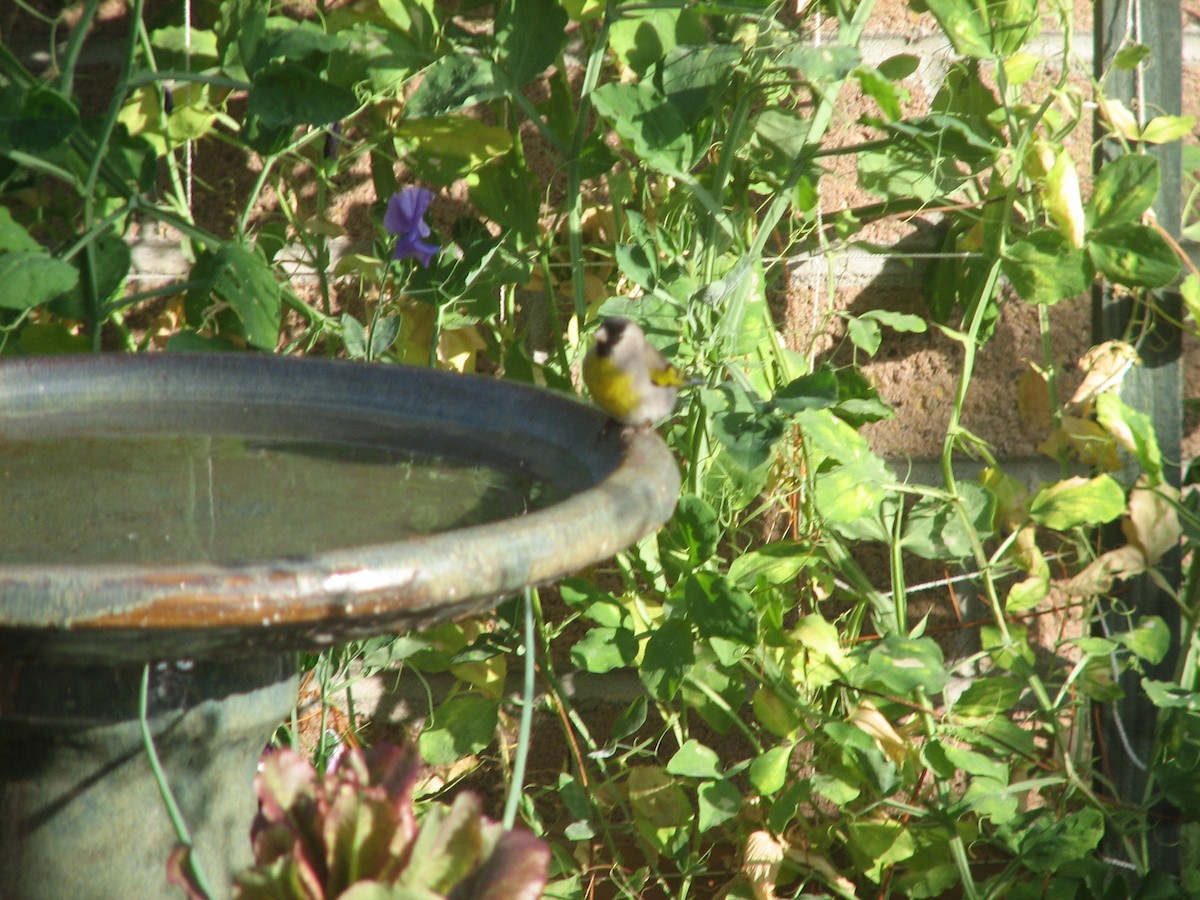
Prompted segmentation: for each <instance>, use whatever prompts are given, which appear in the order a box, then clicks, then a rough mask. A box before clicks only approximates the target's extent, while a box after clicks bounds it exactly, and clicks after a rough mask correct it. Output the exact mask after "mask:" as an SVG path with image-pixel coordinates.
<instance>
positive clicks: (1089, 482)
mask: <svg viewBox="0 0 1200 900" xmlns="http://www.w3.org/2000/svg"><path fill="white" fill-rule="evenodd" d="M1124 509H1125V492H1124V491H1123V490H1121V485H1120V484H1119V483H1118V482H1117V480H1116V479H1115V478H1113V477H1112V476H1111V475H1097V476H1096V477H1095V478H1091V479H1087V478H1083V477H1081V476H1078V475H1077V476H1074V477H1072V478H1067V479H1065V480H1063V481H1060V482H1058V483H1056V484H1052V485H1050V486H1049V487H1045V488H1042V489H1041V490H1040V491H1038V492H1037V494H1035V495H1034V497H1033V499H1032V500H1030V502H1029V517H1030V518H1031V519H1033V521H1035V522H1037V523H1038V524H1039V525H1044V526H1045V527H1047V528H1052V529H1054V530H1055V531H1067V530H1068V529H1071V528H1075V527H1076V526H1079V525H1102V524H1104V523H1105V522H1111V521H1112V520H1113V519H1115V518H1117V516H1119V515H1121V513H1122V512H1123V511H1124Z"/></svg>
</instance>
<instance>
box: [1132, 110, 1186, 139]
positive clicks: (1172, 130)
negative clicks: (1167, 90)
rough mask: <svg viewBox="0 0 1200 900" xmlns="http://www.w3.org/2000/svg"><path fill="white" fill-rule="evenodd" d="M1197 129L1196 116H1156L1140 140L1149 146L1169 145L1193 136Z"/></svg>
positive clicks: (1143, 131)
mask: <svg viewBox="0 0 1200 900" xmlns="http://www.w3.org/2000/svg"><path fill="white" fill-rule="evenodd" d="M1195 127H1196V117H1195V116H1155V117H1154V118H1153V119H1151V120H1150V121H1149V122H1147V123H1146V127H1145V128H1143V129H1142V133H1141V134H1140V135H1138V139H1139V140H1141V141H1143V142H1144V143H1147V144H1169V143H1171V141H1177V140H1179V139H1180V138H1181V137H1184V136H1186V135H1189V134H1191V133H1192V130H1193V129H1194V128H1195Z"/></svg>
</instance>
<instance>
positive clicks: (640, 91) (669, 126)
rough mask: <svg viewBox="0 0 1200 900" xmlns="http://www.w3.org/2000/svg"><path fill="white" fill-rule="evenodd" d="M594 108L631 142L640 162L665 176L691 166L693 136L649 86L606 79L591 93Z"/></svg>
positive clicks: (675, 113)
mask: <svg viewBox="0 0 1200 900" xmlns="http://www.w3.org/2000/svg"><path fill="white" fill-rule="evenodd" d="M591 97H592V103H593V105H594V106H595V107H596V111H597V112H598V113H600V115H602V116H604V117H605V118H606V119H608V120H609V121H610V122H611V123H612V127H613V130H615V131H616V132H617V134H618V135H620V136H621V139H622V140H624V141H626V142H627V143H628V144H630V145H631V146H632V148H633V152H634V153H636V154H637V155H638V156H639V157H640V158H641V161H642V162H643V163H645V164H646V165H647V166H649V167H650V168H652V169H655V170H657V171H659V172H662V173H664V174H667V175H680V174H684V173H686V172H688V171H689V170H690V169H691V168H692V161H693V157H694V153H695V151H694V149H693V146H692V136H691V134H690V133H689V132H688V129H687V125H686V124H685V123H684V121H683V117H682V116H680V115H679V112H678V111H677V110H676V109H675V107H674V106H672V105H671V104H670V102H668V100H667V99H666V98H665V97H664V96H663V95H662V94H660V93H659V92H658V91H656V90H655V89H654V88H653V87H652V86H650V85H648V84H646V83H645V82H642V81H639V82H636V83H633V84H626V83H621V82H609V83H607V84H602V85H600V87H598V88H596V90H595V91H593V92H592V94H591Z"/></svg>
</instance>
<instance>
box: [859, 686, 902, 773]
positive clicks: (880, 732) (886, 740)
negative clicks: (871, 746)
mask: <svg viewBox="0 0 1200 900" xmlns="http://www.w3.org/2000/svg"><path fill="white" fill-rule="evenodd" d="M850 724H851V725H854V726H855V727H856V728H858V729H860V730H861V731H865V732H866V733H867V734H868V735H869V736H870V737H871V738H873V739H874V741H875V743H876V744H878V745H879V749H880V750H882V751H883V752H884V753H886V754H887V755H888V757H889V758H890V759H891V760H892V762H894V763H895V764H896V765H901V764H902V763H903V762H904V759H905V757H907V756H908V744H907V742H906V741H905V740H904V738H902V737H901V736H900V734H899V732H897V731H896V729H895V728H893V727H892V723H891V722H889V721H888V720H887V717H886V716H884V714H883V713H881V712H880V711H879V710H878V708H876V706H875V704H874V703H872V702H871V701H870V700H863V701H862V702H861V703H859V704H858V706H856V707H855V708H854V711H853V712H851V713H850Z"/></svg>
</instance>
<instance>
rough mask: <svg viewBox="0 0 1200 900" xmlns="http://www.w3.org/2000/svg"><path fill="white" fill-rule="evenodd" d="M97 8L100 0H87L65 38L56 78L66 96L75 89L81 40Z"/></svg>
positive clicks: (85, 36)
mask: <svg viewBox="0 0 1200 900" xmlns="http://www.w3.org/2000/svg"><path fill="white" fill-rule="evenodd" d="M99 8H100V0H87V5H86V6H84V8H83V12H82V13H81V14H80V16H79V21H78V22H76V23H75V27H74V28H72V29H71V36H70V37H68V38H67V49H66V52H65V53H64V54H63V63H62V67H61V74H60V75H59V78H58V89H59V90H60V91H62V92H63V94H65V95H67V96H70V95H71V93H72V92H73V91H74V90H75V66H76V64H77V63H78V62H79V53H80V51H82V50H83V42H84V40H85V39H86V38H87V35H88V31H89V30H91V27H92V21H93V20H94V19H95V18H96V12H97V10H99Z"/></svg>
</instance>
